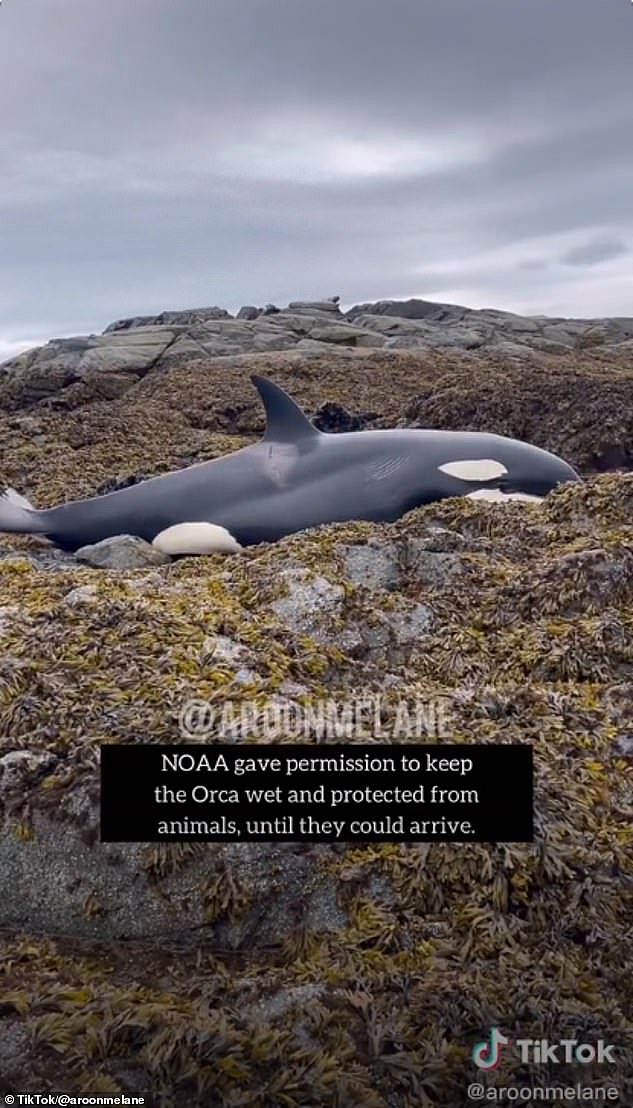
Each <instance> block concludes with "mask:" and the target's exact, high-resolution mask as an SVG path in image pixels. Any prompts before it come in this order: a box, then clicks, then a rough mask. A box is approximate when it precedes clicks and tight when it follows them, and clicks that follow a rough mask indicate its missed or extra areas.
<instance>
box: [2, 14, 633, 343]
mask: <svg viewBox="0 0 633 1108" xmlns="http://www.w3.org/2000/svg"><path fill="white" fill-rule="evenodd" d="M632 20H633V13H632V10H631V6H630V4H628V3H626V2H625V0H603V2H602V3H597V2H596V0H556V3H552V0H532V3H530V4H529V5H527V4H526V5H523V4H518V3H510V2H508V0H477V3H476V4H475V3H472V0H392V3H391V4H388V5H386V4H384V3H383V2H382V0H380V2H379V0H342V2H341V0H320V3H319V4H318V5H317V4H301V3H297V2H296V0H267V3H263V2H262V0H240V2H239V3H236V2H235V0H213V3H209V0H186V3H185V5H181V4H174V3H173V0H169V2H168V0H135V2H134V4H133V5H130V4H129V3H128V2H127V0H125V2H124V0H109V2H108V3H107V4H106V3H102V0H56V3H55V4H51V3H50V0H20V2H18V0H7V2H6V3H4V4H3V5H2V7H1V8H0V94H1V95H2V103H3V104H4V105H5V113H4V118H3V128H2V131H1V132H0V174H1V177H0V180H1V181H2V189H1V191H0V235H1V242H0V358H2V357H7V356H9V353H7V351H9V352H10V353H13V352H14V351H15V350H16V348H18V347H20V348H21V347H23V346H26V345H30V344H31V343H32V342H34V341H42V339H43V338H46V337H50V336H52V335H58V334H64V333H66V334H68V333H73V332H75V333H76V332H79V331H93V330H100V329H101V328H102V327H103V326H105V324H106V323H108V322H109V321H110V320H111V319H114V318H117V317H120V316H123V315H128V314H136V313H145V312H153V311H160V310H162V309H164V308H177V307H190V306H194V305H203V304H210V303H219V304H221V305H223V306H225V307H228V308H232V309H236V308H237V307H239V305H240V304H241V303H244V302H254V303H264V302H266V301H269V300H273V301H276V302H280V303H285V302H287V301H288V300H289V299H293V298H298V297H302V296H306V297H310V296H319V295H330V294H333V293H340V294H341V296H342V298H343V301H344V302H345V303H351V302H354V301H357V300H358V301H361V300H368V299H373V298H378V297H383V296H385V297H386V296H402V297H408V296H415V295H421V296H428V297H431V298H433V297H437V298H438V299H444V300H455V301H457V302H462V303H470V304H472V305H473V306H475V307H480V306H484V305H488V306H490V305H492V306H497V307H501V308H509V309H511V310H516V311H529V312H548V313H551V314H572V315H574V314H575V315H600V314H609V313H612V314H626V312H627V311H629V310H630V308H629V304H630V294H629V287H628V286H629V273H628V272H627V269H628V265H627V262H626V259H625V256H624V254H623V250H624V246H623V245H622V244H624V243H626V242H627V241H631V230H632V223H633V218H632V216H631V210H630V196H631V189H632V185H633V153H632V152H631V143H630V112H629V100H630V76H629V69H630V54H629V51H630V41H631V33H632V31H633V22H632ZM587 73H591V75H592V79H591V95H590V96H588V94H587ZM7 105H10V110H7V107H6V106H7ZM600 248H601V249H602V253H600ZM605 249H606V250H607V252H606V253H605ZM596 251H597V252H596ZM570 259H571V260H570ZM535 260H536V261H539V262H542V263H543V265H544V266H547V269H546V271H545V272H546V279H545V273H544V270H543V268H542V267H541V268H539V267H537V265H536V263H535ZM598 261H600V263H601V265H600V274H599V275H600V280H599V281H598V279H597V273H592V272H590V271H589V270H588V268H587V267H590V266H591V265H592V264H593V265H597V263H598Z"/></svg>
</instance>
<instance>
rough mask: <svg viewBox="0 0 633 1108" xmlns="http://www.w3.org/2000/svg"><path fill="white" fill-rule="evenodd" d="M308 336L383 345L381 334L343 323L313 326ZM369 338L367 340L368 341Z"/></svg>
mask: <svg viewBox="0 0 633 1108" xmlns="http://www.w3.org/2000/svg"><path fill="white" fill-rule="evenodd" d="M309 338H311V339H315V340H316V341H317V342H337V343H344V344H347V345H348V346H379V347H380V346H383V345H384V341H385V340H384V338H383V337H382V335H373V334H367V332H366V331H363V330H362V329H361V328H360V327H350V326H349V325H348V324H345V323H331V324H329V325H328V326H325V327H313V328H312V330H311V331H310V332H309ZM368 340H369V341H368Z"/></svg>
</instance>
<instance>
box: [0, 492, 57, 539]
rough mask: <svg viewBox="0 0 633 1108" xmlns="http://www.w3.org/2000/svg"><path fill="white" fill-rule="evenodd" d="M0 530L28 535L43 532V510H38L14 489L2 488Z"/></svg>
mask: <svg viewBox="0 0 633 1108" xmlns="http://www.w3.org/2000/svg"><path fill="white" fill-rule="evenodd" d="M0 531H16V532H18V533H19V534H29V535H34V534H38V533H39V534H42V533H45V532H46V523H45V520H44V512H38V510H37V508H34V507H33V505H32V504H31V503H30V501H28V500H27V499H26V497H25V496H20V494H19V492H16V491H15V489H4V491H3V492H1V493H0Z"/></svg>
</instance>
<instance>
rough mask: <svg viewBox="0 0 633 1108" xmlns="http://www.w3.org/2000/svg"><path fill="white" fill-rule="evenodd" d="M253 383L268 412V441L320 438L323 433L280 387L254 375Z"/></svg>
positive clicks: (265, 432) (266, 438)
mask: <svg viewBox="0 0 633 1108" xmlns="http://www.w3.org/2000/svg"><path fill="white" fill-rule="evenodd" d="M251 381H252V382H253V384H254V386H255V388H256V389H257V391H258V393H259V395H260V396H261V398H262V404H263V405H264V410H265V412H266V430H265V431H264V439H265V440H266V441H268V442H298V441H299V440H300V439H306V438H318V437H319V435H320V434H321V432H320V431H319V430H318V429H317V428H316V427H315V426H314V424H313V423H310V420H309V419H308V417H307V415H306V414H305V412H302V411H301V408H300V407H299V405H298V404H295V402H294V400H292V399H291V397H290V396H288V393H287V392H284V390H283V389H280V388H279V385H275V383H274V382H273V381H270V380H269V379H268V377H259V376H258V375H257V374H253V376H252V377H251Z"/></svg>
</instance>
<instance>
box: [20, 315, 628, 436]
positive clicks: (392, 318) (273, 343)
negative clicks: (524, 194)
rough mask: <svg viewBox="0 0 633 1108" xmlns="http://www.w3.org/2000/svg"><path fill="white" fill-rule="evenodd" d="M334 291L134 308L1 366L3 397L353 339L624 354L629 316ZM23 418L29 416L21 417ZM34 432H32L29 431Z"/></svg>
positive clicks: (119, 386) (327, 349)
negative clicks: (359, 297) (281, 303)
mask: <svg viewBox="0 0 633 1108" xmlns="http://www.w3.org/2000/svg"><path fill="white" fill-rule="evenodd" d="M338 302H339V297H338V296H333V297H330V298H326V299H323V300H293V301H291V302H290V304H289V305H288V307H287V308H284V309H283V310H281V309H279V308H278V307H277V306H276V305H274V304H268V305H266V307H265V308H264V309H260V308H256V307H254V306H252V305H245V306H244V307H243V308H241V309H240V311H239V312H238V317H237V318H236V319H235V318H233V317H232V316H231V315H230V314H229V312H227V311H226V310H225V309H223V308H217V307H212V308H199V309H191V310H185V311H171V312H162V313H161V314H160V315H156V316H137V317H134V318H130V319H123V320H118V321H116V322H115V323H111V324H110V325H109V326H108V327H107V328H106V330H105V331H104V333H103V334H102V335H87V336H76V337H71V338H64V339H55V340H52V341H51V342H49V343H47V344H46V345H45V346H42V347H37V348H34V349H32V350H29V351H26V353H24V354H21V355H19V357H17V358H13V359H11V360H9V361H8V362H5V363H4V365H3V366H0V382H1V385H0V404H1V405H3V406H4V408H5V409H8V410H16V409H20V408H23V407H24V406H29V405H35V404H39V403H40V402H45V403H46V404H47V406H50V407H52V408H58V409H69V408H70V409H71V408H73V407H77V406H78V405H80V404H84V403H86V402H89V401H91V400H95V399H114V398H116V397H120V396H122V395H124V394H125V393H126V392H127V391H128V390H129V389H130V388H132V387H133V386H134V385H135V383H136V382H137V381H138V380H139V379H140V378H142V377H144V376H145V375H146V374H147V373H150V372H153V371H162V370H165V369H169V368H170V367H172V366H179V365H182V364H185V363H187V362H196V361H202V362H208V361H209V359H211V358H226V357H230V358H238V357H241V356H242V355H246V354H250V353H268V352H270V351H277V350H279V351H283V350H291V349H296V350H297V352H298V354H300V355H303V356H305V355H306V354H307V355H310V354H316V355H323V354H329V355H331V354H332V353H333V352H334V351H336V353H337V355H340V356H349V355H350V354H351V353H353V352H354V351H356V349H357V348H367V349H372V348H374V349H389V350H423V351H433V350H449V351H458V352H460V354H461V355H462V356H464V355H466V356H468V355H469V354H470V352H471V351H474V350H479V349H483V350H485V349H488V348H490V349H493V350H494V351H495V352H496V353H497V354H501V355H503V356H507V357H508V358H512V359H515V358H517V357H522V358H523V357H530V358H531V357H536V358H539V357H540V355H541V354H547V355H551V354H556V355H557V354H568V353H569V352H570V350H575V349H592V348H594V347H601V348H604V350H605V353H606V354H607V355H609V354H612V353H626V351H627V349H628V348H629V347H628V346H627V345H626V344H629V346H630V344H631V343H633V319H627V318H619V317H618V318H613V319H586V320H582V319H555V318H552V319H550V318H547V317H545V316H525V317H524V316H519V315H517V314H516V313H514V312H503V311H496V310H493V309H489V308H486V309H476V310H471V309H469V308H465V307H463V306H461V305H457V304H442V303H437V304H436V303H433V302H432V301H428V300H418V299H412V300H405V301H394V300H386V301H377V302H376V303H374V304H357V305H355V307H353V308H351V309H350V310H349V311H348V312H347V313H345V314H343V313H341V311H340V308H339V303H338ZM27 418H28V417H27ZM33 433H36V432H33Z"/></svg>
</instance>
